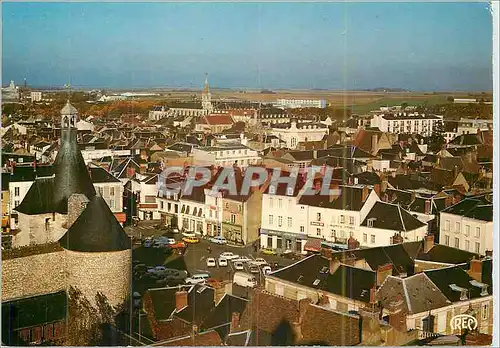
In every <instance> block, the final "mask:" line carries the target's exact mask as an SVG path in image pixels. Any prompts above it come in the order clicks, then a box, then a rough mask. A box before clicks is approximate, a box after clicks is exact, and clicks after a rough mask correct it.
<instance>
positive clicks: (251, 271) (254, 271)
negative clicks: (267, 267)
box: [249, 266, 260, 274]
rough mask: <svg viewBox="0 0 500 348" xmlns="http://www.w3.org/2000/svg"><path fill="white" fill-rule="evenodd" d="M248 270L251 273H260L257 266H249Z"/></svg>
mask: <svg viewBox="0 0 500 348" xmlns="http://www.w3.org/2000/svg"><path fill="white" fill-rule="evenodd" d="M249 270H250V273H253V274H255V273H260V268H259V266H250V268H249Z"/></svg>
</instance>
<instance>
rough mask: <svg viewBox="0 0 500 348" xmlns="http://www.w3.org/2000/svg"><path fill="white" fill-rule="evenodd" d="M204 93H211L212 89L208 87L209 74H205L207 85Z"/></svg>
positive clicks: (204, 87)
mask: <svg viewBox="0 0 500 348" xmlns="http://www.w3.org/2000/svg"><path fill="white" fill-rule="evenodd" d="M203 93H204V94H206V93H210V88H209V86H208V73H205V85H204V86H203Z"/></svg>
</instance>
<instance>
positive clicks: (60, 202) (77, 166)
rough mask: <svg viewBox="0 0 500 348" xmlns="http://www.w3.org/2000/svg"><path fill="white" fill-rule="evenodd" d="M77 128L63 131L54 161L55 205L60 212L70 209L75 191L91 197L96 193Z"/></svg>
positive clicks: (64, 212)
mask: <svg viewBox="0 0 500 348" xmlns="http://www.w3.org/2000/svg"><path fill="white" fill-rule="evenodd" d="M76 133H77V130H76V129H64V130H63V131H62V134H61V135H62V139H61V148H60V149H59V152H58V153H57V157H56V160H55V162H54V174H55V179H54V206H55V207H56V211H57V212H59V213H63V214H66V213H67V211H68V198H69V197H70V196H71V195H72V194H74V193H81V194H84V195H85V196H87V198H88V199H91V198H92V197H93V196H94V195H95V189H94V185H93V184H92V180H91V179H90V176H89V172H88V170H87V166H86V165H85V161H84V160H83V157H82V154H81V152H80V149H79V148H78V143H77V142H76Z"/></svg>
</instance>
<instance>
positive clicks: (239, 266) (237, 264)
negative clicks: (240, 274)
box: [234, 262, 244, 271]
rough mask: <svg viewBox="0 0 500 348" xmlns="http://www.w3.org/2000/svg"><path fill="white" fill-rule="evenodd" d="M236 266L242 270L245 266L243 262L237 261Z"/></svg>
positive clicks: (238, 269)
mask: <svg viewBox="0 0 500 348" xmlns="http://www.w3.org/2000/svg"><path fill="white" fill-rule="evenodd" d="M234 268H235V269H236V270H237V271H242V270H243V269H244V267H243V262H235V263H234Z"/></svg>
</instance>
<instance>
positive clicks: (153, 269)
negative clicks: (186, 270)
mask: <svg viewBox="0 0 500 348" xmlns="http://www.w3.org/2000/svg"><path fill="white" fill-rule="evenodd" d="M166 269H167V268H166V267H165V266H156V267H150V268H148V270H147V272H148V273H152V274H156V275H160V274H161V273H164V272H166Z"/></svg>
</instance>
